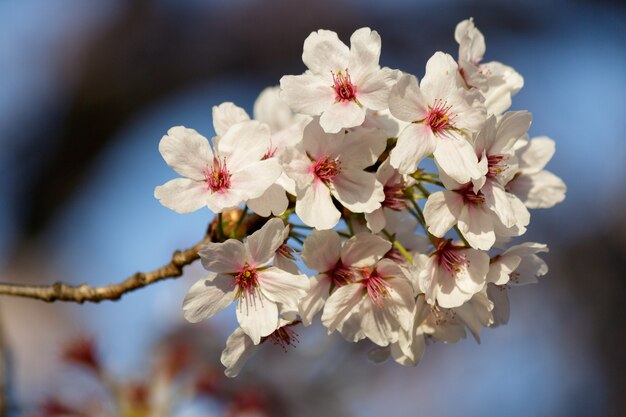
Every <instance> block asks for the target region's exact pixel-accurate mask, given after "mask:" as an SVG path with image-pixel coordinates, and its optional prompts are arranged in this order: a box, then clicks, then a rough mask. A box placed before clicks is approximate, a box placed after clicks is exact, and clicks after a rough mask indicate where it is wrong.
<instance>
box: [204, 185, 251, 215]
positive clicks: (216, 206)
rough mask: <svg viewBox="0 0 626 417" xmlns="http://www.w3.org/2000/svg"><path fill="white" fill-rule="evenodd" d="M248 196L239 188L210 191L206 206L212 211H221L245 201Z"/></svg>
mask: <svg viewBox="0 0 626 417" xmlns="http://www.w3.org/2000/svg"><path fill="white" fill-rule="evenodd" d="M247 198H248V196H246V195H245V194H244V193H242V192H241V191H240V190H236V189H230V190H225V191H219V192H216V193H210V194H209V196H208V197H207V206H208V207H209V209H210V210H211V211H212V212H214V213H221V212H223V211H224V210H228V209H231V208H235V207H237V206H239V205H240V204H241V203H243V202H244V201H246V199H247Z"/></svg>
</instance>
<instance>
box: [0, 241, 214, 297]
mask: <svg viewBox="0 0 626 417" xmlns="http://www.w3.org/2000/svg"><path fill="white" fill-rule="evenodd" d="M210 235H211V234H210V233H209V235H207V237H205V238H204V239H203V240H202V241H201V242H198V243H197V244H196V245H194V246H193V247H191V248H189V249H185V250H182V251H181V250H177V251H176V252H174V253H173V254H172V260H171V261H170V262H169V263H167V264H165V265H163V266H162V267H160V268H158V269H155V270H153V271H150V272H137V273H135V274H133V275H132V276H130V277H128V278H126V279H125V280H124V281H122V282H120V283H118V284H110V285H105V286H102V287H92V286H90V285H88V284H81V285H69V284H64V283H62V282H56V283H54V284H52V285H23V284H9V283H0V295H12V296H16V297H25V298H32V299H35V300H42V301H46V302H49V303H50V302H53V301H71V302H75V303H79V304H82V303H84V302H85V301H89V302H92V303H99V302H100V301H103V300H119V299H120V298H121V297H122V296H123V295H124V294H126V293H128V292H131V291H134V290H136V289H139V288H143V287H145V286H148V285H150V284H154V283H155V282H159V281H162V280H165V279H169V278H176V277H179V276H181V275H182V274H183V267H184V266H186V265H189V264H191V263H192V262H193V261H195V260H196V259H198V258H199V257H200V255H198V251H199V250H200V248H201V247H202V245H204V244H205V243H207V242H209V241H210V240H211V237H210Z"/></svg>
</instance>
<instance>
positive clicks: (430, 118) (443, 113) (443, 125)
mask: <svg viewBox="0 0 626 417" xmlns="http://www.w3.org/2000/svg"><path fill="white" fill-rule="evenodd" d="M450 109H452V106H448V105H447V102H446V101H443V100H440V99H436V100H435V102H434V103H433V106H432V107H429V108H428V115H427V116H426V124H427V125H429V126H430V128H431V130H432V131H433V133H435V134H440V133H442V132H444V131H445V130H448V129H454V125H453V121H454V118H455V117H456V114H454V113H452V112H451V111H450Z"/></svg>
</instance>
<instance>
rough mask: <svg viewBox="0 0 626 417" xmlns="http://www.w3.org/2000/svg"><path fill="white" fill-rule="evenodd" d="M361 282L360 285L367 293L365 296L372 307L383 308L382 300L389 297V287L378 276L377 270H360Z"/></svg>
mask: <svg viewBox="0 0 626 417" xmlns="http://www.w3.org/2000/svg"><path fill="white" fill-rule="evenodd" d="M361 275H363V280H362V281H361V283H362V284H363V286H364V287H365V290H366V291H367V295H368V296H369V298H370V300H371V301H372V303H374V305H376V306H377V307H379V308H382V307H383V299H385V298H387V297H388V296H389V288H390V287H391V286H390V285H389V283H388V282H387V281H385V279H384V278H383V277H381V276H380V274H378V271H377V270H375V269H374V270H373V271H372V270H370V269H369V268H363V269H362V270H361Z"/></svg>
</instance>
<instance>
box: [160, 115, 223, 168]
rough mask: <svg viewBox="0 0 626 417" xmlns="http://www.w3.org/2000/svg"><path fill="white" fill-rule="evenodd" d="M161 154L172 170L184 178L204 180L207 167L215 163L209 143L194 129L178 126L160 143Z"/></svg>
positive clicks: (169, 131) (168, 132)
mask: <svg viewBox="0 0 626 417" xmlns="http://www.w3.org/2000/svg"><path fill="white" fill-rule="evenodd" d="M159 152H161V155H162V156H163V159H164V160H165V162H167V164H168V165H169V166H170V167H172V169H173V170H174V171H176V172H178V173H179V174H180V175H182V176H183V177H187V178H191V179H194V180H204V172H205V170H206V168H207V166H209V165H211V164H212V163H213V151H212V150H211V145H209V141H208V140H207V139H206V138H205V137H204V136H202V135H201V134H199V133H198V132H196V131H195V130H193V129H188V128H186V127H183V126H176V127H173V128H171V129H170V130H168V131H167V135H165V136H163V137H162V138H161V141H160V142H159Z"/></svg>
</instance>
